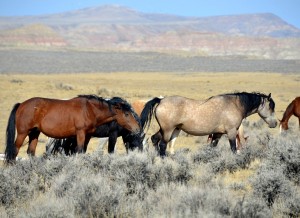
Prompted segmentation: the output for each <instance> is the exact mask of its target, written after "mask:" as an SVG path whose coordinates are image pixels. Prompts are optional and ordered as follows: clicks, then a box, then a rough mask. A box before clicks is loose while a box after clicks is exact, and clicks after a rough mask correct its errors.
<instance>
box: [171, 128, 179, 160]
mask: <svg viewBox="0 0 300 218" xmlns="http://www.w3.org/2000/svg"><path fill="white" fill-rule="evenodd" d="M180 131H181V130H180V129H178V128H176V129H175V130H174V131H173V133H172V136H171V140H170V142H169V148H170V154H174V146H175V141H176V139H177V137H178V135H179V133H180Z"/></svg>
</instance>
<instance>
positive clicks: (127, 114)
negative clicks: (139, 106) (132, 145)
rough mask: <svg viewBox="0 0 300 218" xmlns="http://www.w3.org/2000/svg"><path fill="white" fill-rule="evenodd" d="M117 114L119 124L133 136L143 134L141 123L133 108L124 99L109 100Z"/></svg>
mask: <svg viewBox="0 0 300 218" xmlns="http://www.w3.org/2000/svg"><path fill="white" fill-rule="evenodd" d="M109 103H110V104H111V105H112V110H113V112H114V113H115V119H116V121H117V123H118V124H119V125H120V126H122V127H123V128H125V129H127V130H129V131H130V132H131V133H133V134H140V133H141V123H140V119H139V117H138V115H137V114H136V113H135V112H134V110H133V109H132V107H131V106H130V105H129V104H128V103H127V102H126V101H125V100H123V99H122V98H119V97H114V98H112V99H110V100H109Z"/></svg>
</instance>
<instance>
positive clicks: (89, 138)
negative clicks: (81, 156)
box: [84, 136, 91, 153]
mask: <svg viewBox="0 0 300 218" xmlns="http://www.w3.org/2000/svg"><path fill="white" fill-rule="evenodd" d="M90 140H91V136H86V137H85V141H84V153H86V150H87V146H88V144H89V142H90Z"/></svg>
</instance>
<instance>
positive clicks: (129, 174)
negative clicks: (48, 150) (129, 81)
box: [0, 124, 300, 217]
mask: <svg viewBox="0 0 300 218" xmlns="http://www.w3.org/2000/svg"><path fill="white" fill-rule="evenodd" d="M262 126H263V125H262ZM247 128H248V131H250V132H248V133H247V134H248V135H249V138H248V141H247V143H246V145H245V146H244V147H243V149H242V150H241V152H240V153H239V154H233V153H232V152H231V150H230V146H229V142H228V140H227V138H226V136H224V138H223V139H222V140H220V142H219V145H218V146H217V147H210V146H208V145H206V144H205V142H204V143H203V144H202V145H199V148H198V149H197V150H196V151H190V150H188V149H176V152H175V154H173V155H169V156H167V157H165V158H160V157H159V156H157V153H156V152H155V151H153V150H151V149H149V150H148V151H144V152H138V151H134V152H129V153H128V154H112V155H109V154H104V153H103V152H101V151H99V152H98V151H97V152H94V153H92V154H80V155H75V156H70V157H67V156H64V155H57V156H55V157H52V156H48V157H47V156H45V157H36V158H30V159H29V160H24V161H20V162H17V163H16V164H15V165H13V166H7V167H3V168H1V170H0V201H1V202H0V212H1V216H2V217H271V216H273V215H276V216H278V217H284V216H290V217H297V216H298V217H299V210H300V208H299V204H298V202H299V199H300V197H299V193H300V192H299V168H298V167H299V159H300V158H299V154H300V152H299V149H300V142H299V137H298V136H296V135H289V134H286V135H280V136H277V135H269V133H268V131H267V130H265V129H264V128H263V127H261V128H259V129H256V128H253V129H252V127H251V125H250V124H249V125H248V127H247ZM254 160H255V165H253V164H251V163H252V161H254ZM257 165H258V166H257ZM244 169H249V172H250V175H252V174H253V176H251V178H250V180H248V179H247V178H245V180H243V181H240V182H237V181H232V182H231V181H230V179H229V180H228V181H227V183H226V182H224V180H223V179H222V177H223V176H224V172H229V175H231V174H230V173H234V172H237V171H242V170H244ZM228 183H229V184H228ZM242 195H244V197H241V196H242Z"/></svg>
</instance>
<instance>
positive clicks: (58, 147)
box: [46, 137, 77, 155]
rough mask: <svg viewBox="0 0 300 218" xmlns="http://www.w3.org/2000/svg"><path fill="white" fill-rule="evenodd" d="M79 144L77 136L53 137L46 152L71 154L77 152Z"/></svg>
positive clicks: (49, 153)
mask: <svg viewBox="0 0 300 218" xmlns="http://www.w3.org/2000/svg"><path fill="white" fill-rule="evenodd" d="M76 146H77V143H76V139H75V138H72V137H70V138H65V139H51V140H49V141H48V143H47V148H46V154H47V155H51V154H58V153H59V154H65V155H71V154H73V153H75V150H74V149H75V147H76Z"/></svg>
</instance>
